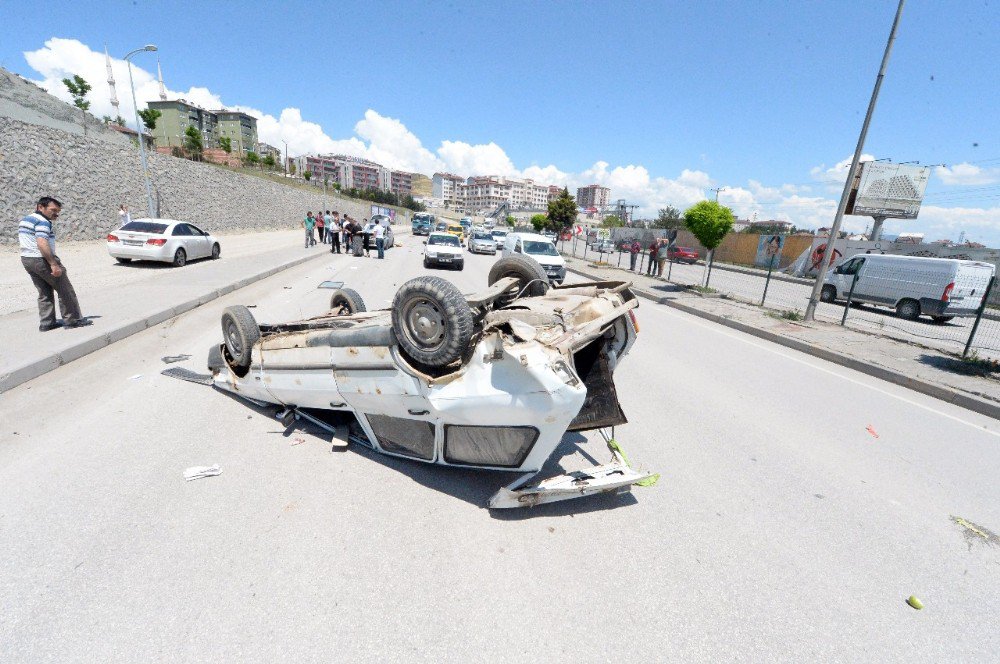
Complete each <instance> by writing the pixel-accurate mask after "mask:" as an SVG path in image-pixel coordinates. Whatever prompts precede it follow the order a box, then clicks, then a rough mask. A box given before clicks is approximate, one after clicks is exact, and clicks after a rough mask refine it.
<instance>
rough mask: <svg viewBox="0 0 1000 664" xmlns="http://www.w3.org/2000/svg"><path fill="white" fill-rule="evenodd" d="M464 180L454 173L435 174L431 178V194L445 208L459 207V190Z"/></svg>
mask: <svg viewBox="0 0 1000 664" xmlns="http://www.w3.org/2000/svg"><path fill="white" fill-rule="evenodd" d="M463 184H465V178H463V177H462V176H461V175H455V174H454V173H435V174H434V176H433V177H432V178H431V194H432V195H433V196H434V198H436V199H438V200H439V201H441V202H442V204H443V205H444V206H445V207H456V206H458V205H460V204H461V203H460V201H459V198H460V190H461V187H462V185H463Z"/></svg>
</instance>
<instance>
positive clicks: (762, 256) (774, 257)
mask: <svg viewBox="0 0 1000 664" xmlns="http://www.w3.org/2000/svg"><path fill="white" fill-rule="evenodd" d="M784 246H785V236H784V235H761V236H760V238H758V240H757V255H756V257H754V261H753V264H754V265H756V266H757V267H768V268H773V267H776V266H777V265H778V263H779V262H781V249H782V247H784Z"/></svg>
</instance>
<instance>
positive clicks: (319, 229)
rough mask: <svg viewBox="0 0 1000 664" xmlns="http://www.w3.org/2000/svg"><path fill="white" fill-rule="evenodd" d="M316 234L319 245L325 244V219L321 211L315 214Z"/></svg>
mask: <svg viewBox="0 0 1000 664" xmlns="http://www.w3.org/2000/svg"><path fill="white" fill-rule="evenodd" d="M316 233H317V234H318V235H319V243H320V244H324V243H325V242H326V218H324V217H323V211H322V210H320V211H319V212H317V213H316Z"/></svg>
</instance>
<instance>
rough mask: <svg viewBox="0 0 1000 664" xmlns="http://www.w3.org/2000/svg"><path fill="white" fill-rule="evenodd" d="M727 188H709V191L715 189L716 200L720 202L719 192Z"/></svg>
mask: <svg viewBox="0 0 1000 664" xmlns="http://www.w3.org/2000/svg"><path fill="white" fill-rule="evenodd" d="M725 190H726V188H725V187H716V188H714V189H709V191H714V192H715V202H716V203H718V202H719V192H720V191H725Z"/></svg>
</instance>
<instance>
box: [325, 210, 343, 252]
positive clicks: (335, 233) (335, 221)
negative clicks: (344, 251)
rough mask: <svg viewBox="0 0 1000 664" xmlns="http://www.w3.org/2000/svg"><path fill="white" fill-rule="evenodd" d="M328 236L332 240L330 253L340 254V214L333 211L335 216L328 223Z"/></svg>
mask: <svg viewBox="0 0 1000 664" xmlns="http://www.w3.org/2000/svg"><path fill="white" fill-rule="evenodd" d="M327 224H328V226H327V229H326V235H327V237H328V238H330V253H331V254H339V253H340V213H338V212H337V211H336V210H334V211H333V216H332V217H330V221H328V222H327Z"/></svg>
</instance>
